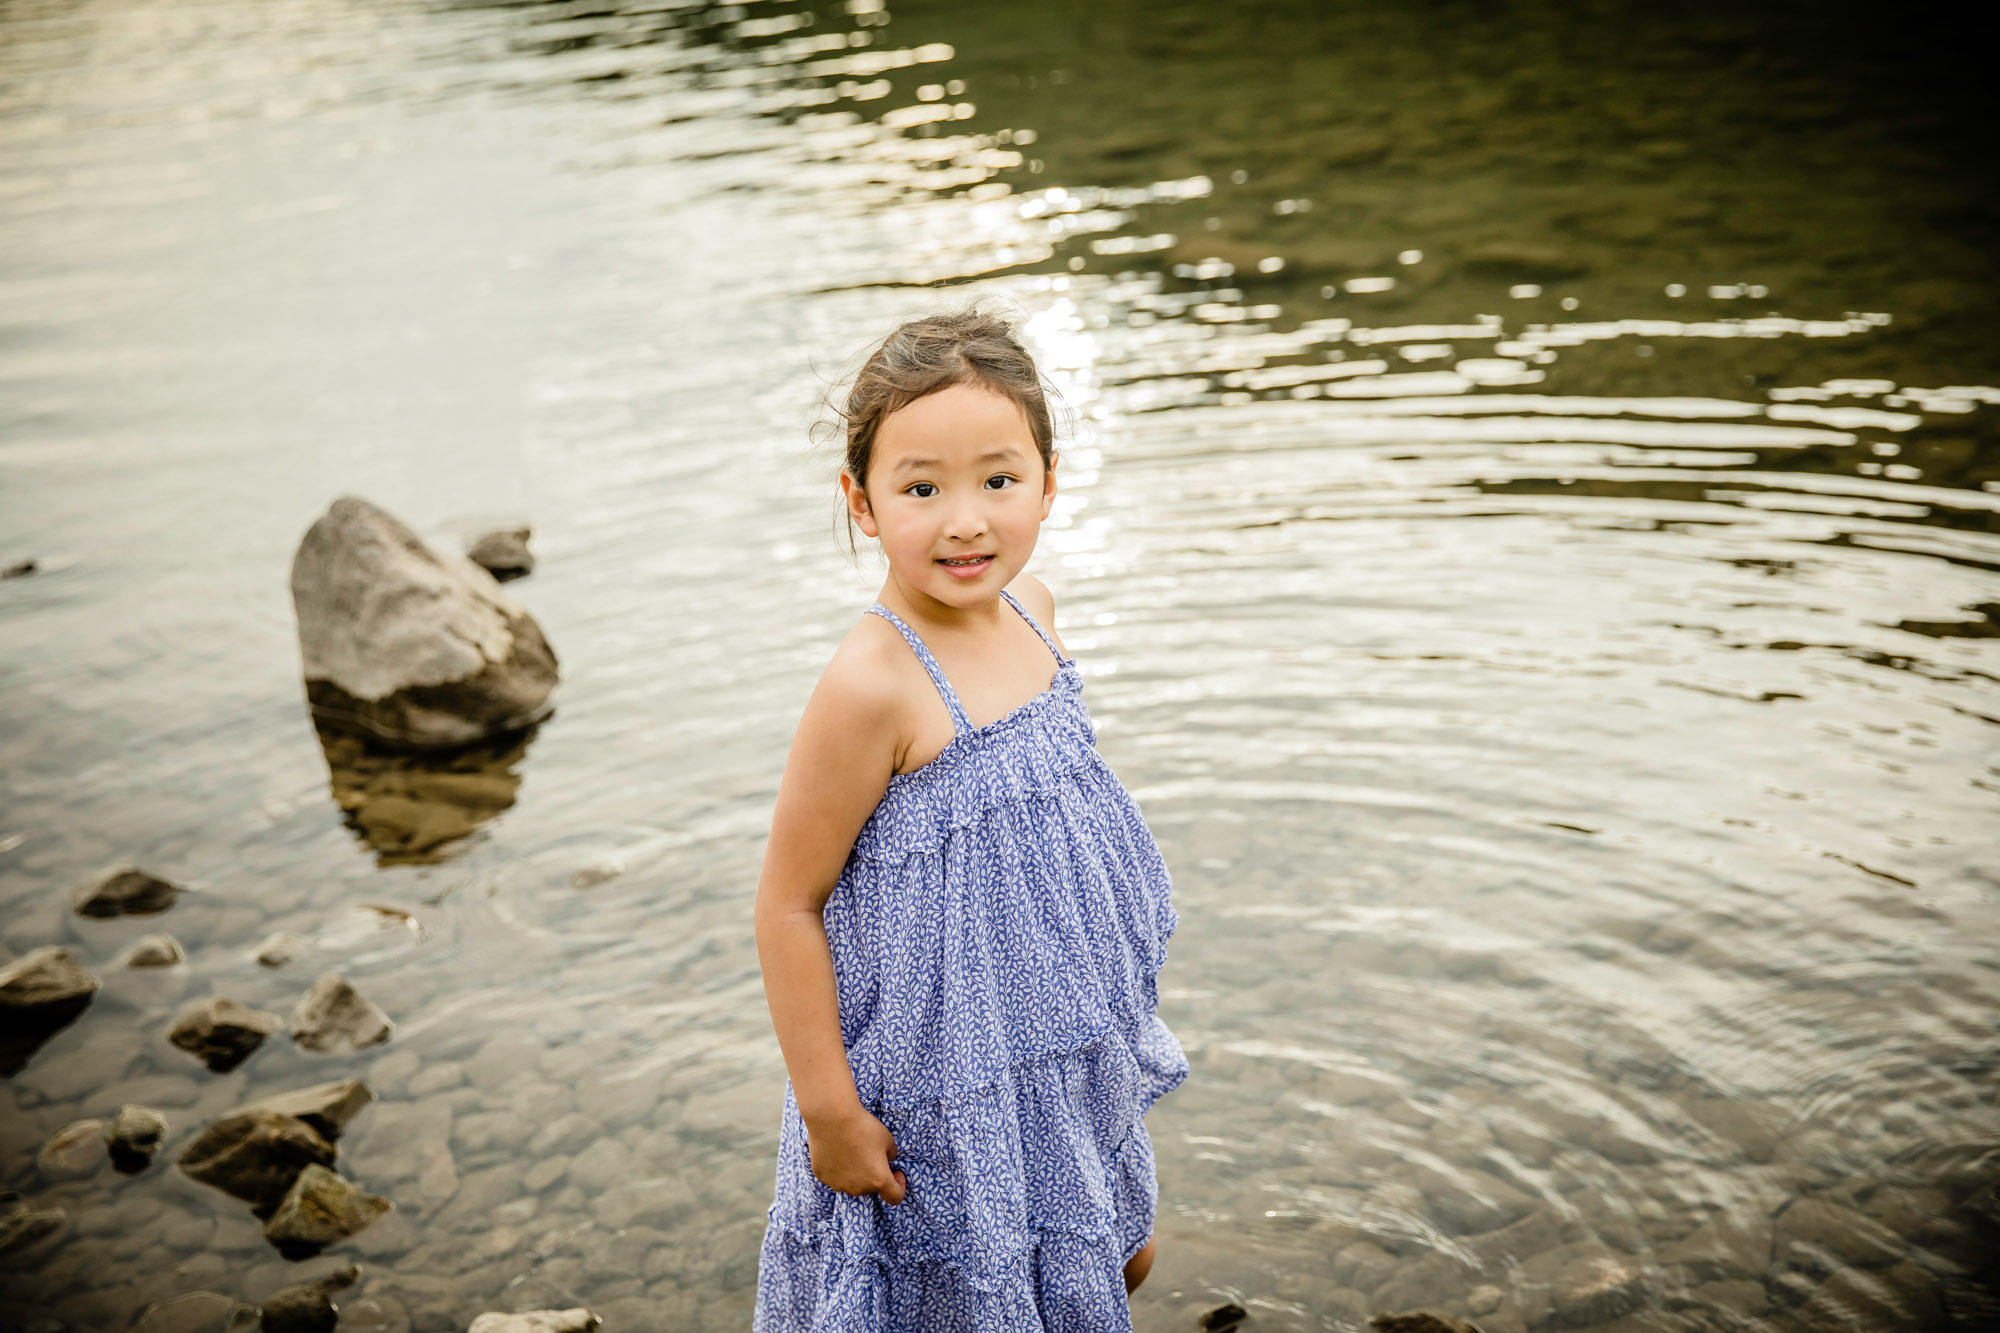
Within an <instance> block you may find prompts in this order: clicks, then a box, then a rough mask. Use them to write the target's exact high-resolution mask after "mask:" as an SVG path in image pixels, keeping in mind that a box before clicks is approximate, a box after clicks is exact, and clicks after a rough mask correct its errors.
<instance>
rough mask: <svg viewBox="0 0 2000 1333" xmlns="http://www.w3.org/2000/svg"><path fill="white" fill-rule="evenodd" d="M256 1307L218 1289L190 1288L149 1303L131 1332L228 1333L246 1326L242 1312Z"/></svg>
mask: <svg viewBox="0 0 2000 1333" xmlns="http://www.w3.org/2000/svg"><path fill="white" fill-rule="evenodd" d="M255 1309H256V1307H255V1306H245V1305H244V1304H243V1302H241V1301H239V1300H237V1299H236V1298H235V1297H234V1296H225V1295H223V1294H222V1293H221V1292H219V1291H190V1292H186V1293H184V1294H182V1295H179V1296H176V1297H174V1298H173V1299H172V1300H166V1301H155V1302H153V1303H152V1304H151V1305H149V1306H147V1307H146V1312H145V1313H144V1314H142V1315H140V1316H139V1322H138V1323H136V1324H134V1325H133V1326H132V1333H225V1331H226V1330H229V1329H238V1328H244V1327H246V1326H247V1325H246V1323H245V1322H244V1321H243V1320H241V1319H240V1318H239V1317H238V1316H239V1312H241V1311H245V1310H248V1311H254V1310H255Z"/></svg>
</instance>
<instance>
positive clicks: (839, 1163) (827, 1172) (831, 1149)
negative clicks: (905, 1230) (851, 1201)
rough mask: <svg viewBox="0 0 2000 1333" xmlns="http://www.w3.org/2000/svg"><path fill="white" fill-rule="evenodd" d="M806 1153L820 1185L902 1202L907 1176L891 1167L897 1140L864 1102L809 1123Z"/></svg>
mask: <svg viewBox="0 0 2000 1333" xmlns="http://www.w3.org/2000/svg"><path fill="white" fill-rule="evenodd" d="M806 1151H807V1152H808V1154H810V1156H811V1158H812V1169H813V1174H814V1175H815V1176H818V1177H819V1180H820V1183H821V1184H822V1185H825V1186H827V1187H828V1188H829V1189H836V1190H839V1191H840V1192H841V1193H842V1194H879V1195H881V1196H882V1202H884V1203H891V1204H894V1203H901V1202H902V1201H903V1193H904V1185H905V1182H904V1179H903V1173H902V1172H901V1171H898V1170H896V1169H895V1168H894V1167H892V1166H890V1165H889V1159H890V1158H892V1157H894V1156H895V1155H896V1138H895V1136H894V1135H893V1134H891V1133H890V1132H889V1127H888V1126H887V1125H885V1124H883V1123H882V1122H881V1121H880V1120H877V1119H876V1118H875V1117H874V1116H872V1115H870V1114H868V1111H867V1108H866V1107H864V1106H862V1105H861V1103H860V1102H856V1103H854V1106H853V1108H852V1109H851V1110H849V1111H846V1112H844V1113H842V1114H839V1115H836V1116H831V1117H820V1118H816V1119H812V1120H808V1121H806Z"/></svg>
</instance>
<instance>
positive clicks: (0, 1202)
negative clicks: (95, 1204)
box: [0, 1190, 69, 1255]
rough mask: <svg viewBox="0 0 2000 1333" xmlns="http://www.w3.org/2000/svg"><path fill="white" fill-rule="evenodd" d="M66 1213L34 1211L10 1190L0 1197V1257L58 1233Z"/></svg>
mask: <svg viewBox="0 0 2000 1333" xmlns="http://www.w3.org/2000/svg"><path fill="white" fill-rule="evenodd" d="M68 1221H69V1214H68V1213H66V1212H64V1211H63V1210H62V1209H60V1208H36V1207H33V1206H32V1205H30V1204H29V1203H28V1201H27V1200H25V1199H23V1198H22V1197H21V1196H20V1195H18V1194H16V1193H14V1192H13V1191H12V1190H9V1191H7V1193H5V1194H4V1195H0V1255H5V1254H13V1253H14V1252H15V1251H17V1250H25V1249H27V1248H28V1247H30V1246H32V1245H35V1244H37V1243H39V1242H41V1241H43V1240H46V1239H48V1238H49V1237H50V1236H53V1235H55V1234H56V1232H58V1231H61V1230H62V1229H63V1227H64V1225H65V1224H67V1223H68Z"/></svg>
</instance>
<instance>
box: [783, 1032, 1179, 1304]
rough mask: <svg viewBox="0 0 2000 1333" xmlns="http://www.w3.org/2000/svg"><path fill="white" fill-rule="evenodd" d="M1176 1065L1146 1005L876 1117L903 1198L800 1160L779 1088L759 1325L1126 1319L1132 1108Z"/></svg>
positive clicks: (1171, 1079) (800, 1146)
mask: <svg viewBox="0 0 2000 1333" xmlns="http://www.w3.org/2000/svg"><path fill="white" fill-rule="evenodd" d="M1186 1076H1187V1062H1186V1058H1185V1056H1184V1055H1183V1054H1182V1052H1181V1049H1180V1045H1179V1043H1178V1042H1177V1041H1176V1040H1175V1039H1174V1037H1173V1034H1172V1033H1171V1032H1170V1031H1168V1030H1167V1028H1166V1027H1165V1025H1164V1024H1162V1023H1161V1022H1160V1020H1159V1019H1158V1018H1157V1017H1155V1016H1153V1015H1151V1014H1150V1013H1140V1012H1137V1011H1134V1010H1127V1011H1124V1012H1122V1013H1121V1014H1120V1015H1119V1017H1118V1019H1117V1021H1116V1022H1115V1023H1114V1024H1113V1026H1112V1028H1111V1029H1110V1030H1109V1031H1107V1032H1106V1033H1105V1034H1103V1036H1102V1037H1101V1038H1100V1039H1099V1040H1097V1041H1094V1042H1092V1043H1090V1044H1089V1045H1086V1046H1084V1047H1082V1048H1080V1049H1078V1050H1075V1051H1072V1052H1069V1053H1067V1054H1064V1055H1059V1056H1054V1057H1051V1058H1049V1059H1045V1060H1039V1061H1032V1062H1028V1063H1025V1064H1023V1065H1020V1066H1019V1067H1017V1068H1015V1069H1013V1070H1011V1071H1009V1073H1008V1074H1007V1075H1006V1076H1005V1077H1003V1079H1002V1080H1001V1081H1000V1082H999V1083H997V1084H996V1085H994V1086H992V1087H989V1088H986V1089H982V1090H981V1091H979V1092H977V1093H975V1094H973V1095H971V1096H968V1097H965V1098H961V1099H941V1100H938V1101H934V1102H930V1103H927V1104H924V1105H923V1106H921V1107H918V1108H915V1109H913V1110H906V1111H903V1112H901V1113H892V1114H891V1115H890V1116H889V1117H887V1118H886V1119H885V1123H888V1124H889V1127H890V1130H891V1132H892V1133H894V1135H895V1137H896V1146H897V1153H896V1158H895V1163H896V1166H897V1167H898V1168H899V1169H900V1170H901V1171H902V1172H903V1174H904V1178H905V1182H906V1185H907V1189H906V1192H905V1195H904V1198H903V1201H902V1202H901V1203H899V1204H894V1205H891V1204H885V1203H883V1202H882V1200H881V1199H880V1198H879V1197H877V1196H875V1195H848V1194H842V1193H840V1192H838V1191H836V1190H833V1189H830V1188H828V1187H827V1186H825V1185H823V1184H821V1183H820V1182H819V1180H818V1179H817V1178H816V1177H814V1176H813V1174H812V1164H811V1158H810V1155H809V1153H808V1151H807V1146H806V1136H805V1127H804V1123H803V1122H802V1121H801V1120H800V1119H799V1117H798V1112H797V1108H796V1105H795V1103H794V1102H793V1101H792V1099H791V1097H790V1094H789V1090H788V1092H787V1097H786V1105H785V1118H784V1126H783V1129H782V1131H781V1135H780V1141H779V1149H778V1176H779V1181H780V1188H779V1190H778V1194H777V1198H776V1201H775V1202H774V1203H773V1204H772V1207H771V1209H770V1213H769V1218H768V1223H769V1224H768V1226H767V1228H766V1231H765V1236H764V1250H765V1253H764V1254H763V1256H762V1257H761V1259H760V1264H759V1282H760V1290H759V1293H758V1305H759V1310H760V1320H761V1322H760V1326H761V1327H770V1328H784V1329H799V1330H808V1329H809V1330H812V1333H863V1331H864V1330H865V1331H866V1333H884V1331H885V1330H892V1329H893V1330H897V1331H898V1333H902V1331H903V1330H918V1331H920V1333H942V1331H943V1330H947V1329H949V1330H965V1331H966V1333H973V1331H975V1330H976V1331H977V1333H1024V1331H1026V1330H1037V1329H1041V1330H1057V1329H1076V1330H1090V1333H1116V1331H1117V1330H1123V1329H1127V1328H1129V1322H1128V1321H1129V1316H1128V1314H1127V1313H1126V1303H1125V1288H1124V1281H1123V1269H1124V1265H1125V1262H1126V1261H1127V1260H1128V1259H1130V1258H1131V1256H1132V1255H1133V1254H1134V1253H1135V1252H1136V1251H1137V1250H1138V1249H1139V1248H1140V1247H1141V1246H1142V1245H1143V1244H1144V1243H1145V1241H1146V1239H1147V1237H1149V1236H1150V1235H1151V1234H1152V1231H1153V1223H1154V1213H1155V1208H1156V1192H1155V1190H1156V1187H1155V1183H1154V1182H1155V1175H1154V1161H1153V1145H1152V1140H1151V1138H1150V1137H1149V1136H1148V1135H1147V1132H1146V1128H1145V1124H1144V1122H1143V1117H1144V1115H1145V1112H1146V1110H1147V1109H1148V1108H1149V1107H1150V1106H1151V1105H1152V1104H1153V1103H1154V1102H1155V1101H1157V1100H1158V1099H1159V1098H1160V1097H1161V1096H1163V1095H1165V1094H1166V1093H1167V1092H1170V1091H1171V1090H1173V1089H1174V1088H1175V1087H1177V1086H1178V1085H1179V1084H1180V1083H1181V1081H1182V1080H1183V1079H1184V1078H1185V1077H1186Z"/></svg>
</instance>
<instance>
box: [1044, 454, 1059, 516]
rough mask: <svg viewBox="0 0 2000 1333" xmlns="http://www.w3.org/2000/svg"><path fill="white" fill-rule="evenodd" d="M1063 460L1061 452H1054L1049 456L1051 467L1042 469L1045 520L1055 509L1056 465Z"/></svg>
mask: <svg viewBox="0 0 2000 1333" xmlns="http://www.w3.org/2000/svg"><path fill="white" fill-rule="evenodd" d="M1061 460H1062V454H1061V453H1059V452H1053V451H1052V452H1051V453H1050V454H1049V465H1048V466H1047V467H1045V468H1043V469H1042V517H1043V518H1047V517H1048V516H1049V511H1050V510H1051V509H1053V508H1055V504H1056V464H1057V463H1058V462H1060V461H1061Z"/></svg>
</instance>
